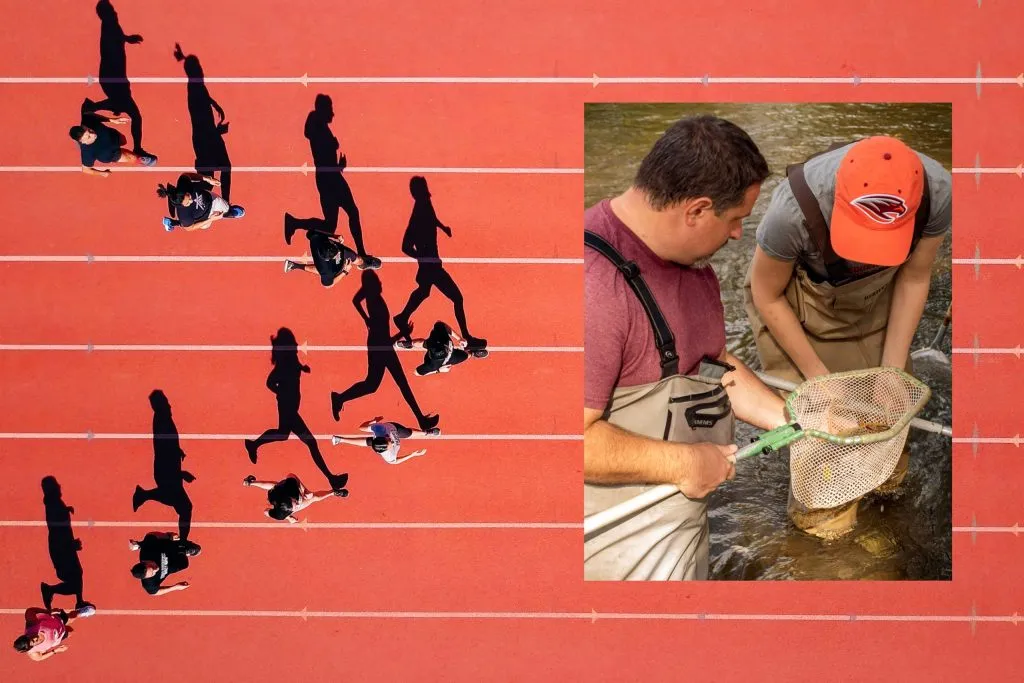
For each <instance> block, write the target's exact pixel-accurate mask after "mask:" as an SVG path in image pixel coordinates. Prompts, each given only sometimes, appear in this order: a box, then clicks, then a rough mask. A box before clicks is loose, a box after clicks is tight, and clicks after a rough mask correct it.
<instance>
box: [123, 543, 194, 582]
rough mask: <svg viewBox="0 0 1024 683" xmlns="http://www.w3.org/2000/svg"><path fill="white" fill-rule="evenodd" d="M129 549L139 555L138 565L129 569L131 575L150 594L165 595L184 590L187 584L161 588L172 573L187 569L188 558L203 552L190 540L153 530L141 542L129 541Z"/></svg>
mask: <svg viewBox="0 0 1024 683" xmlns="http://www.w3.org/2000/svg"><path fill="white" fill-rule="evenodd" d="M128 547H129V548H131V549H132V550H133V551H136V552H138V553H139V562H138V564H136V565H135V566H134V567H132V576H134V577H135V578H136V579H139V580H140V581H141V582H142V587H143V589H145V591H146V592H147V593H149V594H150V595H166V594H167V593H173V592H174V591H183V590H185V589H186V588H188V587H189V585H190V584H189V582H188V581H180V582H178V583H176V584H173V585H171V586H161V585H160V584H161V583H162V582H163V580H164V579H166V578H167V577H168V576H170V575H171V574H174V573H176V572H180V571H182V570H184V569H187V568H188V558H190V557H195V556H196V555H198V554H199V553H200V551H201V550H202V549H201V548H200V547H199V546H198V545H197V544H195V543H192V542H191V541H182V540H181V537H180V536H178V534H175V533H169V532H158V531H152V532H150V533H148V534H146V537H145V538H143V539H142V541H128Z"/></svg>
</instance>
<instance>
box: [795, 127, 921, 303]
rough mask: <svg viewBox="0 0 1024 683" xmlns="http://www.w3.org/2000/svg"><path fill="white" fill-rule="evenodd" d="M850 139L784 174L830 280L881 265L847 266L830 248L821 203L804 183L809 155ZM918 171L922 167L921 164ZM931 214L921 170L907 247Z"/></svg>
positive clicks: (917, 237) (914, 242)
mask: <svg viewBox="0 0 1024 683" xmlns="http://www.w3.org/2000/svg"><path fill="white" fill-rule="evenodd" d="M853 142H856V141H852V142H840V143H836V144H833V145H831V146H830V147H829V148H828V149H827V150H825V151H823V152H818V153H817V154H814V155H812V156H810V157H808V158H807V159H806V160H804V162H803V163H800V164H792V165H790V166H787V167H786V177H787V178H788V179H789V186H790V189H791V190H792V191H793V197H794V198H795V199H796V201H797V204H798V205H799V206H800V212H801V213H802V214H803V216H804V227H805V228H806V229H807V233H808V235H810V237H811V240H812V241H813V242H814V244H815V246H817V247H818V251H819V253H820V254H821V255H822V260H823V261H824V263H825V271H826V273H827V274H828V280H830V281H831V282H834V283H835V282H841V281H849V280H852V279H854V278H856V277H862V276H864V275H868V274H870V273H873V272H878V271H880V270H883V269H884V268H883V267H881V266H870V265H865V266H851V265H850V263H849V262H848V261H846V260H845V259H843V258H842V257H840V256H839V255H838V254H836V252H835V250H834V249H833V248H832V240H831V238H830V235H829V226H828V223H826V222H825V216H824V215H823V214H822V213H821V206H820V205H819V204H818V199H817V198H816V197H815V196H814V193H813V192H811V188H810V186H809V185H808V184H807V178H806V177H805V176H804V164H806V163H807V162H808V161H810V160H811V159H814V158H816V157H819V156H821V155H822V154H826V153H827V152H832V151H834V150H837V149H839V148H841V147H845V146H847V145H850V144H853ZM922 172H924V169H923V167H922ZM930 214H931V191H930V188H929V186H928V174H927V172H924V191H923V193H922V196H921V205H920V207H919V208H918V210H917V215H916V216H915V219H914V237H913V240H912V242H911V245H910V251H911V252H913V251H914V248H915V247H916V246H917V243H918V241H919V240H920V239H921V235H922V234H923V233H924V228H925V226H926V225H927V224H928V218H929V216H930Z"/></svg>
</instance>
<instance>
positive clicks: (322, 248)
mask: <svg viewBox="0 0 1024 683" xmlns="http://www.w3.org/2000/svg"><path fill="white" fill-rule="evenodd" d="M306 237H307V238H308V239H309V253H310V254H312V260H313V262H312V263H299V262H298V261H292V260H286V261H285V262H284V272H286V273H288V272H291V271H293V270H301V271H303V272H307V273H315V274H318V275H319V276H320V284H322V285H323V286H324V287H327V288H328V289H330V288H331V287H333V286H334V285H335V283H337V281H338V280H339V279H341V278H343V277H345V276H346V275H348V274H349V272H351V270H352V266H353V265H354V266H355V267H356V268H358V269H359V270H379V269H380V266H381V262H380V259H379V258H375V257H373V256H365V257H364V256H360V255H359V254H357V253H356V252H354V251H352V250H351V249H349V248H348V247H347V246H345V243H344V242H343V241H342V239H341V238H340V237H338V236H337V235H332V234H331V233H328V232H323V231H320V230H313V229H309V230H307V231H306Z"/></svg>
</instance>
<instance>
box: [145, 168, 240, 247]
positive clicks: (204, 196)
mask: <svg viewBox="0 0 1024 683" xmlns="http://www.w3.org/2000/svg"><path fill="white" fill-rule="evenodd" d="M219 185H220V181H219V180H217V179H216V178H214V177H213V176H208V175H203V174H201V173H183V174H181V176H180V177H179V178H178V183H177V184H176V185H171V184H170V183H168V184H167V185H157V188H156V194H157V196H158V197H162V198H165V199H167V211H168V212H169V213H170V214H171V216H170V218H166V217H165V218H164V220H163V223H164V230H166V231H167V232H171V231H172V230H174V229H175V228H178V227H180V228H183V229H184V230H187V231H189V232H191V231H193V230H207V229H209V227H210V226H211V225H213V222H214V221H217V220H220V219H222V218H241V217H242V216H244V215H245V209H243V208H242V207H241V206H237V205H232V204H228V203H227V202H226V201H225V200H224V199H223V198H221V197H219V196H217V195H216V194H214V193H213V192H211V190H212V189H213V188H214V187H218V186H219Z"/></svg>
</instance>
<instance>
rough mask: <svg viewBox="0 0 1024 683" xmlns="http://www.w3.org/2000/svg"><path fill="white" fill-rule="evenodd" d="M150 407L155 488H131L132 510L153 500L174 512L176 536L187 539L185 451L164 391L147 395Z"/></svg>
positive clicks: (189, 506) (189, 503)
mask: <svg viewBox="0 0 1024 683" xmlns="http://www.w3.org/2000/svg"><path fill="white" fill-rule="evenodd" d="M149 404H150V405H151V406H152V407H153V480H154V481H155V482H156V488H154V489H148V490H147V489H143V488H142V487H141V486H136V487H135V495H133V496H132V509H133V510H135V511H138V509H139V508H140V507H141V506H142V505H143V504H145V503H146V501H150V500H155V501H156V502H158V503H163V504H164V505H167V506H169V507H172V508H174V511H175V512H176V513H178V534H179V536H180V537H181V540H183V541H187V540H188V532H189V530H190V529H191V527H192V501H191V500H190V499H189V497H188V493H187V492H186V491H185V484H184V482H186V481H187V482H193V481H195V479H196V478H195V475H193V474H192V473H191V472H186V471H183V470H182V469H181V461H182V460H184V459H185V452H184V451H183V450H181V444H180V443H179V442H178V428H177V427H176V426H175V424H174V419H173V418H172V417H171V404H170V402H169V401H168V400H167V396H165V395H164V392H162V391H160V390H159V389H156V390H154V391H153V393H151V394H150V395H149Z"/></svg>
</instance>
